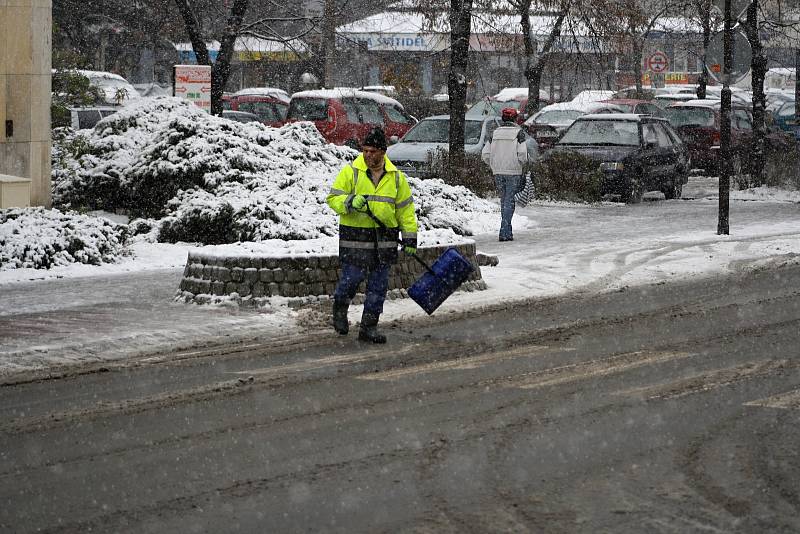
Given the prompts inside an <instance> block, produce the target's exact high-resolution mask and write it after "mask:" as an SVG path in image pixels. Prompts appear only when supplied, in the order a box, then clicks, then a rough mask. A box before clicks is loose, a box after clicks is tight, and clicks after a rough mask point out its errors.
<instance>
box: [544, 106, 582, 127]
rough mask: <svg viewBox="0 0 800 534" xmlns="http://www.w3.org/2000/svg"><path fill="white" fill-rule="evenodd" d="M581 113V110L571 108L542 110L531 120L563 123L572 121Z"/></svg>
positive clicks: (545, 122)
mask: <svg viewBox="0 0 800 534" xmlns="http://www.w3.org/2000/svg"><path fill="white" fill-rule="evenodd" d="M581 115H583V113H582V112H580V111H577V110H572V109H564V110H556V109H554V110H550V111H542V112H541V113H539V114H538V115H536V116H535V117H534V118H533V120H534V122H536V123H538V124H563V123H565V122H572V121H574V120H575V119H577V118H578V117H580V116H581Z"/></svg>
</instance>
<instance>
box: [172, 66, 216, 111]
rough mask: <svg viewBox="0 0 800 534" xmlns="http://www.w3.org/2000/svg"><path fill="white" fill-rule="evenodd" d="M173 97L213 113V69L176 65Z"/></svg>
mask: <svg viewBox="0 0 800 534" xmlns="http://www.w3.org/2000/svg"><path fill="white" fill-rule="evenodd" d="M173 79H174V82H173V85H172V94H173V96H179V97H181V98H185V99H186V100H189V101H190V102H194V104H195V105H196V106H198V107H199V108H202V109H204V110H205V111H211V67H210V66H209V65H175V66H174V68H173Z"/></svg>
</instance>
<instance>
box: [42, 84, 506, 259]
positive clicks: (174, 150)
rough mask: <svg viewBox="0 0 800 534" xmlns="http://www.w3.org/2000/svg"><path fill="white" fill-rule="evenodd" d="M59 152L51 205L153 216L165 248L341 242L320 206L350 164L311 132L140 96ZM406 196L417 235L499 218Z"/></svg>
mask: <svg viewBox="0 0 800 534" xmlns="http://www.w3.org/2000/svg"><path fill="white" fill-rule="evenodd" d="M63 145H64V146H61V147H59V149H58V150H57V151H56V153H57V154H59V159H54V161H53V169H54V170H53V183H54V195H53V199H54V202H55V203H56V204H57V205H63V206H68V207H85V208H90V209H104V210H108V211H112V210H113V209H115V208H124V209H127V210H129V211H130V212H131V214H132V215H133V216H135V217H148V218H155V219H158V220H159V223H158V224H159V240H160V241H168V242H177V241H190V242H201V243H206V244H219V243H232V242H237V241H263V240H268V239H283V240H292V239H314V238H318V237H322V236H333V235H336V234H337V233H338V217H337V216H336V215H335V214H334V213H333V212H332V210H331V209H330V208H329V207H328V206H327V205H326V203H325V198H326V196H327V194H328V191H329V189H330V185H331V183H332V182H333V178H334V176H335V175H336V173H337V172H338V171H339V170H340V169H341V168H342V166H344V165H346V164H347V163H348V162H350V161H351V160H352V159H353V158H354V157H355V156H356V155H357V153H356V152H354V151H353V150H351V149H349V148H346V147H340V146H335V145H331V144H328V143H326V142H325V140H324V139H323V138H322V136H321V135H320V134H319V132H318V131H317V129H316V128H315V127H314V126H313V124H311V123H306V122H302V123H293V124H289V125H286V126H284V127H282V128H279V129H275V128H270V127H267V126H264V125H262V124H260V123H246V124H242V123H237V122H233V121H229V120H227V119H222V118H219V117H215V116H211V115H208V114H206V113H205V112H203V111H202V110H200V109H199V108H197V107H195V106H193V105H192V104H189V103H188V102H186V101H183V100H181V99H175V98H155V99H142V101H140V102H137V103H134V104H131V105H130V106H128V107H127V108H125V109H124V110H122V111H120V112H119V113H116V114H114V115H112V116H110V117H107V118H106V119H104V120H103V121H101V122H100V123H98V125H97V126H96V127H95V128H94V130H90V131H88V132H82V133H78V134H72V135H68V136H66V138H65V140H64V141H63ZM412 188H413V190H414V197H415V202H416V203H417V205H418V212H419V215H420V223H421V226H422V227H423V229H431V228H450V229H453V230H454V231H455V232H457V233H461V234H471V233H474V232H475V231H476V230H477V231H479V230H482V229H483V226H481V225H482V224H484V223H483V222H482V221H484V220H485V219H486V218H487V217H481V216H480V214H485V215H487V216H488V215H489V214H491V217H492V219H496V218H497V215H496V213H497V207H496V206H495V205H494V204H492V203H491V202H488V201H485V200H482V199H480V198H478V197H477V196H475V195H474V194H473V193H471V192H470V191H469V190H467V189H464V188H460V187H451V186H448V185H446V184H444V183H443V182H441V181H438V180H429V181H425V182H422V181H419V180H412ZM476 221H477V222H476ZM495 224H496V223H495Z"/></svg>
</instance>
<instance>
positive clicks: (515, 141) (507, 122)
mask: <svg viewBox="0 0 800 534" xmlns="http://www.w3.org/2000/svg"><path fill="white" fill-rule="evenodd" d="M500 116H501V118H502V119H503V124H502V126H499V127H498V128H497V129H496V130H495V131H494V134H493V135H492V140H491V142H490V143H486V144H485V145H484V146H483V151H482V152H481V157H482V159H483V161H484V162H486V164H487V165H489V167H491V168H492V174H494V182H495V185H496V187H497V193H498V195H500V217H501V221H500V236H499V237H500V241H513V240H514V232H513V230H512V228H511V218H512V217H513V216H514V195H515V194H516V192H517V190H518V189H519V185H520V181H521V180H522V171H523V166H525V165H526V164H527V163H528V145H527V144H526V135H525V132H524V131H522V128H520V127H519V126H517V124H516V122H515V120H516V118H517V110H516V109H514V108H503V110H502V111H501V112H500Z"/></svg>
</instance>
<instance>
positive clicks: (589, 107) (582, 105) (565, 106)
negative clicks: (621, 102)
mask: <svg viewBox="0 0 800 534" xmlns="http://www.w3.org/2000/svg"><path fill="white" fill-rule="evenodd" d="M602 109H610V110H614V109H618V110H620V111H622V109H621V108H620V107H619V106H615V105H614V104H609V103H607V102H594V101H593V102H574V101H573V102H557V103H555V104H550V105H549V106H545V107H543V108H542V109H540V110H539V113H544V112H545V111H580V112H582V113H591V112H594V111H600V110H602Z"/></svg>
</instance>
